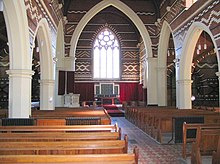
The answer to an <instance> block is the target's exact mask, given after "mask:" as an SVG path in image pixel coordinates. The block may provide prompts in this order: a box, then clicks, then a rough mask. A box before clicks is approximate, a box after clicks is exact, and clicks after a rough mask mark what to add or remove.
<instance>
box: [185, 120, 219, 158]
mask: <svg viewBox="0 0 220 164" xmlns="http://www.w3.org/2000/svg"><path fill="white" fill-rule="evenodd" d="M199 128H208V129H209V128H210V129H220V124H187V123H186V122H184V123H183V145H182V156H183V158H184V159H185V158H186V157H187V156H188V155H190V153H187V152H186V145H187V143H191V142H195V141H196V138H192V137H190V138H188V137H187V132H188V131H189V130H197V129H199Z"/></svg>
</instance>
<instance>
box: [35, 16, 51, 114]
mask: <svg viewBox="0 0 220 164" xmlns="http://www.w3.org/2000/svg"><path fill="white" fill-rule="evenodd" d="M50 35H51V34H50V29H49V25H48V22H47V20H46V19H45V18H43V19H41V20H40V22H39V23H38V26H37V29H36V31H35V38H37V41H38V45H39V50H40V71H41V75H40V110H54V83H55V79H54V78H55V75H54V70H55V69H54V66H55V64H54V63H53V56H52V42H51V36H50Z"/></svg>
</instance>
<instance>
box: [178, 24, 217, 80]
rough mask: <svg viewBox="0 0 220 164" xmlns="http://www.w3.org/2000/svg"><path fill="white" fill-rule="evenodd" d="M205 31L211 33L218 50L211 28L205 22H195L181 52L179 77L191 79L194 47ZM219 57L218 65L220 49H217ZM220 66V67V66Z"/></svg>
mask: <svg viewBox="0 0 220 164" xmlns="http://www.w3.org/2000/svg"><path fill="white" fill-rule="evenodd" d="M203 31H205V32H207V33H208V34H209V36H210V37H211V39H212V42H213V44H214V47H215V49H216V50H217V44H216V42H215V39H214V36H213V34H212V32H211V31H210V29H209V28H208V27H207V26H206V25H205V24H203V23H200V22H195V23H193V24H192V25H191V26H190V28H189V30H188V32H187V35H186V38H185V40H184V43H183V49H182V53H181V58H180V74H179V77H180V78H179V79H180V80H183V79H191V68H192V59H193V53H194V49H195V47H196V43H197V41H198V39H199V36H200V35H201V33H202V32H203ZM216 53H217V54H216V55H217V59H218V65H219V54H218V51H216ZM219 68H220V67H219Z"/></svg>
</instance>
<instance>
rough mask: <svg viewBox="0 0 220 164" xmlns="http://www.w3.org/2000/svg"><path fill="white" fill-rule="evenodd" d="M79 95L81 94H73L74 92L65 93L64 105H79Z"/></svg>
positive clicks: (70, 106)
mask: <svg viewBox="0 0 220 164" xmlns="http://www.w3.org/2000/svg"><path fill="white" fill-rule="evenodd" d="M79 96H80V94H73V93H69V94H65V95H64V107H69V108H72V107H79V106H80V104H79Z"/></svg>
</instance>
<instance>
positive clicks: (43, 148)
mask: <svg viewBox="0 0 220 164" xmlns="http://www.w3.org/2000/svg"><path fill="white" fill-rule="evenodd" d="M65 112H67V113H66V114H65ZM78 112H80V113H82V111H81V110H79V109H76V110H75V111H74V109H72V111H69V109H68V110H63V113H62V112H61V111H60V110H57V113H58V114H60V113H62V114H61V118H60V119H63V117H64V115H66V116H68V117H69V114H68V113H71V117H73V116H76V117H79V116H80V117H83V116H85V115H86V116H88V115H89V117H97V115H96V113H97V111H96V110H94V111H93V110H90V111H89V112H88V111H86V110H84V111H83V114H82V115H80V114H79V113H78ZM93 112H94V113H93ZM40 113H41V111H37V114H38V116H40V118H41V119H47V120H48V119H49V120H50V123H49V124H44V125H42V124H41V125H37V124H36V125H21V126H15V125H12V126H0V163H84V164H85V163H97V164H98V163H103V162H105V163H107V164H110V163H113V164H114V163H122V164H137V163H138V149H137V147H135V148H134V150H133V152H128V136H127V135H124V136H121V128H119V127H118V125H117V124H115V125H110V124H104V125H103V124H102V125H59V124H58V125H56V123H57V119H59V115H57V113H56V111H53V114H52V112H51V113H50V115H49V114H48V116H45V115H44V117H41V116H42V115H41V114H40ZM42 113H44V111H42ZM48 113H49V112H48ZM74 113H75V114H74ZM86 113H87V114H86ZM33 116H34V117H35V118H37V116H36V115H33ZM98 116H99V115H98ZM53 120H54V123H52V122H53Z"/></svg>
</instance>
